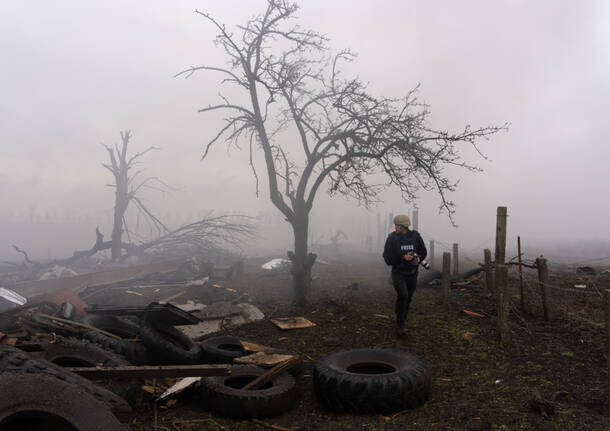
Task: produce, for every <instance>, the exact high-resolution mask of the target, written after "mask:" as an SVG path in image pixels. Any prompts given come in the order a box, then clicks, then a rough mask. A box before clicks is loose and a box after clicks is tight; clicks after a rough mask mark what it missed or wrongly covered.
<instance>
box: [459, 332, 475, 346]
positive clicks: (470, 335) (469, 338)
mask: <svg viewBox="0 0 610 431" xmlns="http://www.w3.org/2000/svg"><path fill="white" fill-rule="evenodd" d="M475 336H476V334H475V333H474V332H464V333H462V336H461V338H462V340H464V341H468V342H469V343H470V344H472V342H473V341H474V337H475Z"/></svg>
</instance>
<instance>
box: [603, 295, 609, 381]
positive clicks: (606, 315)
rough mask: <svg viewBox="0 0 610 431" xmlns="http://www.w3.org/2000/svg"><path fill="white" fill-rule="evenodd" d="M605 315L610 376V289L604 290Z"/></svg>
mask: <svg viewBox="0 0 610 431" xmlns="http://www.w3.org/2000/svg"><path fill="white" fill-rule="evenodd" d="M604 315H605V318H606V354H607V357H608V375H609V376H610V289H605V290H604Z"/></svg>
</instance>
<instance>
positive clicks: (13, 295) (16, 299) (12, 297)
mask: <svg viewBox="0 0 610 431" xmlns="http://www.w3.org/2000/svg"><path fill="white" fill-rule="evenodd" d="M0 297H2V298H4V299H6V300H7V301H9V302H12V303H14V304H17V305H24V304H25V303H26V302H28V300H27V299H26V298H24V297H23V296H21V295H19V294H18V293H17V292H13V291H12V290H9V289H5V288H4V287H0Z"/></svg>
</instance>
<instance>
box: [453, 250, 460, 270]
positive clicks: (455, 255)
mask: <svg viewBox="0 0 610 431" xmlns="http://www.w3.org/2000/svg"><path fill="white" fill-rule="evenodd" d="M458 274H459V268H458V245H457V244H455V243H454V244H453V275H454V276H455V277H457V276H458Z"/></svg>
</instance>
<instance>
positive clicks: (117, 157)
mask: <svg viewBox="0 0 610 431" xmlns="http://www.w3.org/2000/svg"><path fill="white" fill-rule="evenodd" d="M130 139H131V131H129V130H126V131H124V132H121V141H122V145H121V147H120V148H119V146H118V145H115V146H114V147H110V146H108V145H104V147H105V148H106V150H107V151H108V155H109V158H110V164H105V163H102V165H103V166H104V167H105V168H106V169H108V170H109V171H110V173H112V175H113V176H114V184H110V187H113V188H114V189H115V198H114V218H113V225H112V226H113V227H112V235H111V240H110V242H111V247H110V248H111V251H112V259H114V260H116V259H120V257H121V255H122V249H123V248H125V247H124V246H123V242H122V239H123V233H127V234H128V235H129V230H128V229H127V223H126V220H125V212H126V211H127V208H128V207H129V205H130V204H131V203H133V204H134V205H135V207H136V208H137V210H138V211H139V212H140V213H141V214H142V215H143V216H144V218H145V220H147V221H148V222H149V223H150V224H151V225H152V226H153V227H154V228H155V229H156V230H157V232H158V234H159V235H160V234H162V233H165V232H169V229H167V228H166V227H165V225H164V224H163V223H162V222H161V221H160V220H159V219H158V218H157V217H156V216H155V215H154V214H153V213H152V212H150V211H149V210H148V208H146V206H145V205H144V204H143V203H142V200H141V199H140V197H139V196H138V193H139V192H140V191H141V190H142V189H144V188H158V186H159V185H161V186H163V187H167V186H166V185H165V184H163V183H162V182H161V180H159V179H158V178H157V177H148V178H145V179H144V180H139V179H138V176H139V175H140V174H141V173H142V172H143V171H142V170H141V169H140V170H134V167H135V166H136V165H137V164H138V163H139V160H138V159H140V157H142V156H143V155H144V154H146V153H148V152H149V151H152V150H156V149H158V148H156V147H148V148H146V149H145V150H144V151H141V152H139V153H136V154H134V155H132V156H128V155H127V147H128V145H129V140H130ZM155 183H156V184H155ZM130 242H131V241H130Z"/></svg>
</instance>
